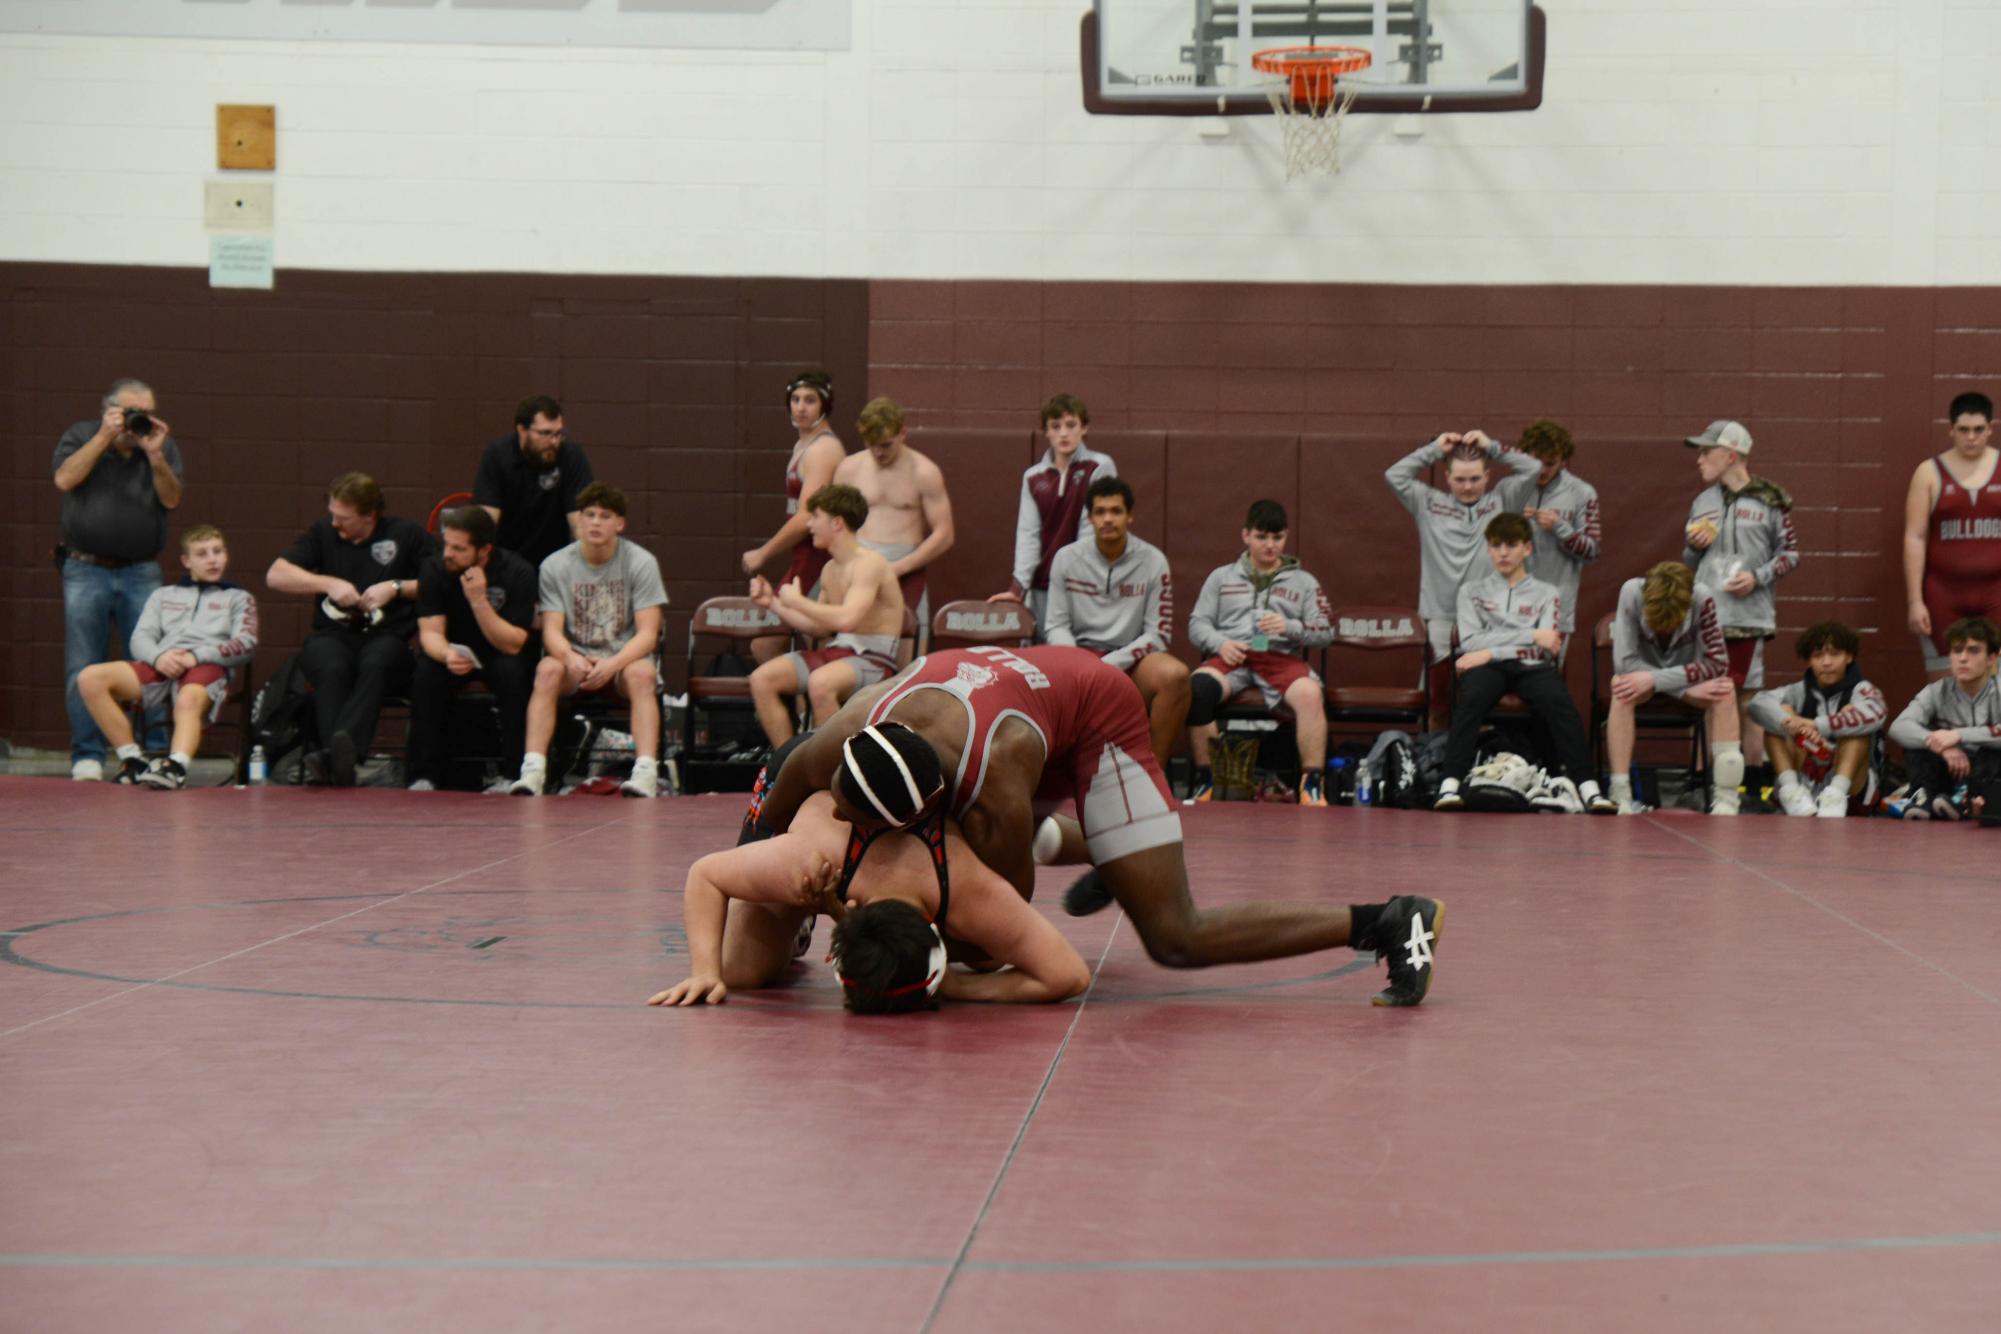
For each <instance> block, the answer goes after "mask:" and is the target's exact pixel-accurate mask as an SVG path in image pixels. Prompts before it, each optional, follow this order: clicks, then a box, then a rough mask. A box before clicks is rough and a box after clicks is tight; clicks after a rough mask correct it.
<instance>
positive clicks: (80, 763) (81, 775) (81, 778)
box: [69, 760, 104, 783]
mask: <svg viewBox="0 0 2001 1334" xmlns="http://www.w3.org/2000/svg"><path fill="white" fill-rule="evenodd" d="M69 778H70V781H71V782H72V783H101V782H103V781H104V761H102V760H76V761H74V762H72V763H71V765H70V767H69Z"/></svg>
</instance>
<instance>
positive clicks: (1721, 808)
mask: <svg viewBox="0 0 2001 1334" xmlns="http://www.w3.org/2000/svg"><path fill="white" fill-rule="evenodd" d="M1743 800H1744V794H1743V793H1742V792H1724V791H1720V790H1719V791H1718V792H1717V793H1716V795H1715V796H1713V797H1711V798H1710V799H1709V813H1710V814H1711V815H1736V814H1737V813H1738V808H1739V806H1740V805H1741V803H1742V802H1743Z"/></svg>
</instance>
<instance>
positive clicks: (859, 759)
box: [835, 723, 945, 829]
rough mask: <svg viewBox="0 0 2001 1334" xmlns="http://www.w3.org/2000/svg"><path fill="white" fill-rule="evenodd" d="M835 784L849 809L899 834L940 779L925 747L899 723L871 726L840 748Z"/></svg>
mask: <svg viewBox="0 0 2001 1334" xmlns="http://www.w3.org/2000/svg"><path fill="white" fill-rule="evenodd" d="M835 781H836V782H837V783H839V784H840V785H841V793H842V795H843V796H845V797H846V798H847V799H848V801H849V803H850V804H851V805H853V806H855V807H857V808H858V809H860V810H865V811H872V812H873V813H874V814H875V815H877V816H878V817H880V818H881V819H882V820H883V821H885V822H886V823H888V824H891V825H894V826H896V827H897V828H899V829H900V828H903V827H904V826H906V825H909V824H911V823H912V822H914V821H915V820H916V819H917V817H918V816H919V815H920V814H921V813H922V812H923V810H924V807H925V805H926V803H928V802H929V801H930V800H931V798H933V797H934V796H936V795H938V789H939V788H941V787H943V786H944V782H945V779H944V775H943V773H942V771H941V770H940V769H939V767H938V752H937V751H935V750H933V749H931V743H930V742H928V741H926V740H925V739H924V738H923V737H921V736H919V735H917V733H915V732H913V731H911V730H910V729H909V728H908V727H905V726H904V725H903V724H902V723H877V724H875V725H874V726H872V727H864V728H863V729H862V730H861V731H859V732H857V733H855V734H854V735H853V736H851V737H849V738H848V739H847V740H846V741H845V742H843V743H842V745H841V768H840V771H839V773H838V774H837V775H836V777H835Z"/></svg>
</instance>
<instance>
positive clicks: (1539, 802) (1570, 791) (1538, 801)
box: [1529, 775, 1584, 815]
mask: <svg viewBox="0 0 2001 1334" xmlns="http://www.w3.org/2000/svg"><path fill="white" fill-rule="evenodd" d="M1529 805H1531V806H1533V807H1535V808H1536V809H1537V810H1539V811H1553V812H1555V813H1556V814H1558V815H1582V814H1584V798H1583V797H1581V796H1579V795H1578V793H1577V784H1575V783H1573V782H1571V781H1570V780H1569V779H1568V778H1565V777H1563V776H1561V775H1558V776H1557V777H1555V778H1546V779H1544V780H1543V783H1542V786H1541V787H1539V788H1537V789H1536V792H1535V795H1534V796H1532V797H1530V798H1529Z"/></svg>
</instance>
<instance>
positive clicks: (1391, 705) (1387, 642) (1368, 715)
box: [1321, 606, 1431, 731]
mask: <svg viewBox="0 0 2001 1334" xmlns="http://www.w3.org/2000/svg"><path fill="white" fill-rule="evenodd" d="M1381 653H1387V654H1392V655H1395V654H1404V655H1407V656H1411V657H1414V658H1416V660H1417V661H1416V663H1415V664H1414V665H1415V666H1416V668H1417V679H1418V680H1419V682H1421V683H1422V684H1420V685H1418V686H1414V687H1413V686H1408V685H1405V686H1389V685H1346V684H1336V683H1335V682H1336V678H1337V676H1339V677H1340V678H1342V679H1343V680H1345V678H1346V676H1347V673H1346V672H1345V671H1342V672H1339V673H1337V672H1336V671H1335V662H1336V656H1335V655H1336V654H1340V655H1342V659H1343V660H1344V661H1350V660H1352V656H1351V655H1354V654H1366V655H1373V654H1381ZM1429 659H1430V643H1429V641H1428V640H1427V639H1426V637H1425V630H1424V618H1423V617H1421V616H1419V615H1418V614H1417V609H1416V608H1415V607H1378V606H1354V607H1342V608H1340V609H1339V610H1338V611H1336V612H1335V613H1334V638H1333V640H1332V641H1331V642H1330V643H1329V644H1328V646H1327V652H1326V653H1325V655H1323V657H1322V659H1321V662H1322V665H1323V666H1324V667H1325V668H1326V670H1325V671H1323V672H1322V673H1321V676H1322V679H1324V680H1325V681H1326V682H1327V722H1328V726H1329V727H1330V728H1334V727H1341V728H1344V729H1349V728H1357V727H1366V728H1368V729H1369V730H1372V731H1375V730H1380V729H1381V728H1382V727H1383V726H1385V725H1387V726H1397V725H1399V724H1403V725H1409V726H1412V727H1415V728H1416V729H1417V730H1419V731H1422V730H1424V726H1425V722H1426V720H1427V719H1429V718H1430V716H1431V690H1430V681H1431V674H1430V673H1429V672H1428V671H1426V670H1425V668H1426V666H1427V665H1428V663H1429ZM1390 674H1391V673H1388V672H1381V671H1377V672H1371V673H1370V675H1390ZM1404 679H1405V680H1408V679H1409V678H1408V676H1405V677H1404Z"/></svg>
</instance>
